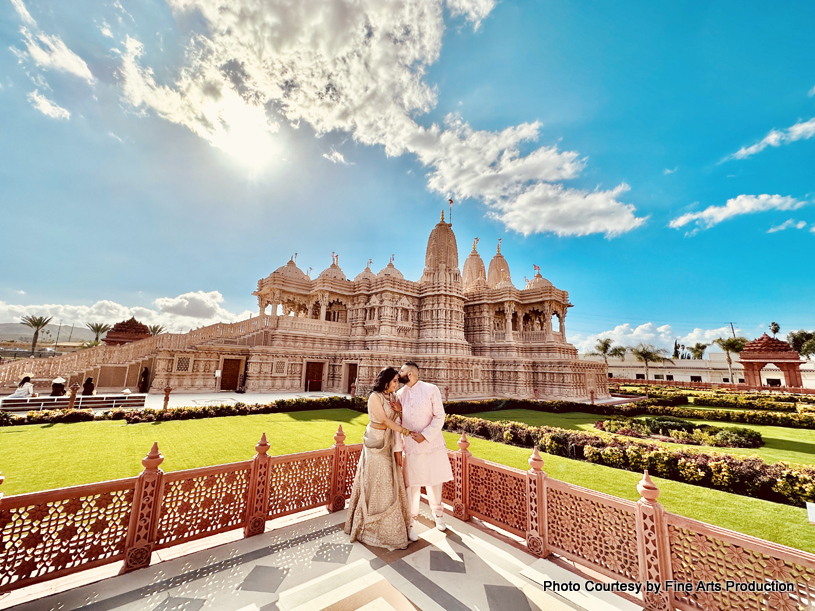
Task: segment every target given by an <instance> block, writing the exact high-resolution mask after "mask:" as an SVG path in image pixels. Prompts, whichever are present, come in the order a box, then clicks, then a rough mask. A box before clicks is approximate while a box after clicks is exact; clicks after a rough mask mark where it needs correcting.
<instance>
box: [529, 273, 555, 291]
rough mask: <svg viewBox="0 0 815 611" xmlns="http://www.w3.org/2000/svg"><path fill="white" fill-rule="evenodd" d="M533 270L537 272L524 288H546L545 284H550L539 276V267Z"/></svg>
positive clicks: (550, 284)
mask: <svg viewBox="0 0 815 611" xmlns="http://www.w3.org/2000/svg"><path fill="white" fill-rule="evenodd" d="M535 271H536V272H537V273H536V274H535V276H534V277H533V278H532V280H530V281H529V283H528V284H527V285H526V288H525V289H524V290H527V291H528V290H530V289H542V288H546V287H547V286H552V283H551V282H549V281H548V280H547V279H546V278H544V277H543V276H541V272H540V269H536V270H535Z"/></svg>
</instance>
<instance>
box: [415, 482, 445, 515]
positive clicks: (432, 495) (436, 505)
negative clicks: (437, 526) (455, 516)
mask: <svg viewBox="0 0 815 611" xmlns="http://www.w3.org/2000/svg"><path fill="white" fill-rule="evenodd" d="M443 485H444V484H438V485H436V486H425V490H427V502H428V503H429V504H430V509H431V510H432V511H433V515H434V516H443V515H444V507H442V504H441V489H442V486H443ZM421 495H422V487H421V486H409V487H408V510H409V511H410V523H411V524H413V521H414V520H415V519H416V516H418V515H419V503H420V502H421V500H422V499H421Z"/></svg>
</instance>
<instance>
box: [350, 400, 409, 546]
mask: <svg viewBox="0 0 815 611" xmlns="http://www.w3.org/2000/svg"><path fill="white" fill-rule="evenodd" d="M382 402H383V407H384V410H385V416H386V417H387V418H389V419H391V420H394V421H395V420H396V419H397V418H398V417H399V414H398V413H397V412H395V411H394V410H392V409H391V408H390V407H389V403H388V401H387V400H386V399H385V397H384V396H383V397H382ZM368 417H369V419H370V422H369V424H368V426H367V427H366V428H365V434H364V436H363V438H362V441H363V443H362V453H361V454H360V456H359V463H358V464H357V472H356V476H355V477H354V486H353V488H352V489H351V499H350V501H349V504H348V517H347V519H346V521H345V532H346V533H347V534H349V535H351V541H352V542H353V541H357V540H358V541H361V542H362V543H365V544H366V545H372V546H374V547H384V548H386V549H388V550H394V549H405V548H406V547H407V546H408V543H409V541H408V535H407V532H408V525H409V523H410V516H409V514H408V505H407V493H406V492H405V484H404V480H403V479H402V468H401V467H400V466H399V465H398V464H397V463H396V459H395V458H394V456H393V452H394V448H396V449H397V451H401V439H399V438H398V433H394V431H392V430H391V429H389V428H386V429H384V430H379V429H376V428H374V427H372V426H371V424H370V423H374V424H381V423H380V422H378V421H377V420H375V419H374V417H373V416H372V415H371V414H370V412H369V414H368Z"/></svg>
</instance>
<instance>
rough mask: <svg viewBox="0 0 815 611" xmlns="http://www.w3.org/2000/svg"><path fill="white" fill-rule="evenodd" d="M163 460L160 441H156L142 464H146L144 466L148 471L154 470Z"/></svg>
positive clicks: (142, 460)
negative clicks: (159, 447) (159, 446)
mask: <svg viewBox="0 0 815 611" xmlns="http://www.w3.org/2000/svg"><path fill="white" fill-rule="evenodd" d="M163 462H164V455H163V454H162V453H161V452H159V449H158V441H154V442H153V447H152V448H150V453H149V454H147V456H145V457H144V458H142V459H141V464H142V465H144V468H145V469H147V470H148V471H154V470H156V469H158V466H159V465H160V464H161V463H163Z"/></svg>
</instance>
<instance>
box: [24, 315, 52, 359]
mask: <svg viewBox="0 0 815 611" xmlns="http://www.w3.org/2000/svg"><path fill="white" fill-rule="evenodd" d="M51 318H52V317H51V316H49V317H47V318H46V317H45V316H23V317H22V319H21V320H20V324H23V325H25V326H26V327H30V328H32V329H34V339H33V340H31V354H34V350H36V349H37V340H38V339H39V338H40V330H41V329H42V328H43V327H45V325H47V324H48V323H49V322H51Z"/></svg>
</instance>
